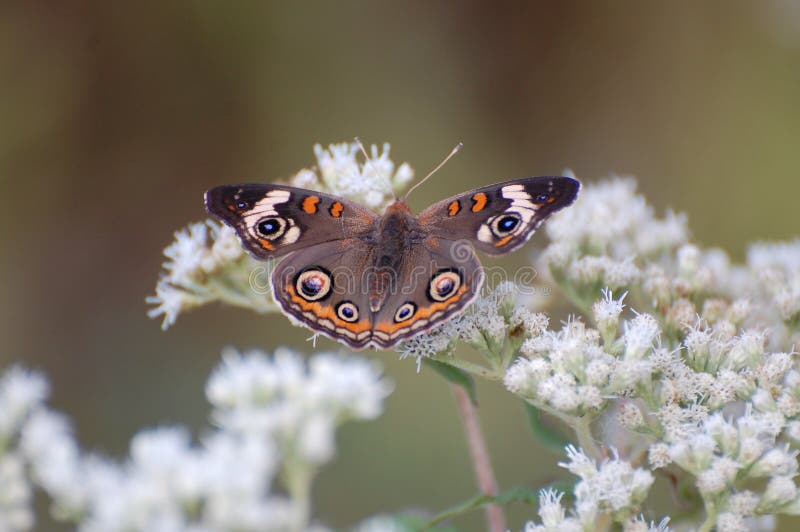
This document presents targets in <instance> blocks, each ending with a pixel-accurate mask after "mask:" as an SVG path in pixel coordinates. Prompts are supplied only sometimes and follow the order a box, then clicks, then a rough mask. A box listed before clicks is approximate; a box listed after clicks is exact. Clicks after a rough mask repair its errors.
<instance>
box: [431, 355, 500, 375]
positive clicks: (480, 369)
mask: <svg viewBox="0 0 800 532" xmlns="http://www.w3.org/2000/svg"><path fill="white" fill-rule="evenodd" d="M430 359H431V360H435V361H436V362H441V363H442V364H447V365H448V366H453V367H454V368H458V369H461V370H464V371H466V372H467V373H471V374H473V375H476V376H478V377H483V378H484V379H488V380H490V381H500V380H503V373H502V371H501V372H498V371H497V370H491V369H489V368H486V367H484V366H481V365H480V364H475V363H474V362H469V361H467V360H462V359H460V358H456V357H454V356H451V355H443V354H439V355H434V356H432V357H430Z"/></svg>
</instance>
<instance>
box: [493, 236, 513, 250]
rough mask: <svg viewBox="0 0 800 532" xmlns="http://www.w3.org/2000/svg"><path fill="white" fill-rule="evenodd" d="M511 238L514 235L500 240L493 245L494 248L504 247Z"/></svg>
mask: <svg viewBox="0 0 800 532" xmlns="http://www.w3.org/2000/svg"><path fill="white" fill-rule="evenodd" d="M512 238H514V235H508V236H507V237H504V238H501V239H500V240H498V241H497V242H496V243H495V246H497V247H500V246H505V245H506V244H508V241H509V240H511V239H512Z"/></svg>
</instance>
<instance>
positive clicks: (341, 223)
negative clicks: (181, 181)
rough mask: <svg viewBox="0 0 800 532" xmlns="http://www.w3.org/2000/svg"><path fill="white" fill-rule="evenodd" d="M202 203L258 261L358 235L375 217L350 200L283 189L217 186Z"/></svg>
mask: <svg viewBox="0 0 800 532" xmlns="http://www.w3.org/2000/svg"><path fill="white" fill-rule="evenodd" d="M205 202H206V209H208V212H209V213H211V214H213V215H214V216H216V217H218V218H219V219H220V220H222V221H223V222H225V223H226V224H228V225H230V226H231V227H233V228H234V229H235V230H236V233H237V234H238V235H239V238H240V239H241V241H242V245H243V246H244V247H245V248H246V249H247V250H248V251H249V252H250V253H251V254H252V255H253V256H255V257H256V258H260V259H271V258H275V257H280V256H281V255H284V254H286V253H289V252H291V251H296V250H298V249H302V248H306V247H308V246H313V245H316V244H321V243H324V242H331V241H335V240H342V239H348V238H353V237H356V236H358V235H362V234H364V233H366V232H367V231H369V229H370V228H371V227H372V226H373V224H374V222H375V220H376V219H377V215H376V214H375V213H374V212H372V211H370V210H369V209H367V208H365V207H362V206H360V205H358V204H356V203H353V202H352V201H349V200H346V199H343V198H338V197H336V196H331V195H328V194H321V193H319V192H313V191H310V190H304V189H301V188H294V187H288V186H283V185H264V184H249V185H222V186H219V187H215V188H212V189H211V190H209V191H208V192H206V195H205Z"/></svg>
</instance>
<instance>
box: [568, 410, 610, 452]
mask: <svg viewBox="0 0 800 532" xmlns="http://www.w3.org/2000/svg"><path fill="white" fill-rule="evenodd" d="M574 420H575V421H574V422H573V424H572V428H573V429H575V435H576V436H577V437H578V445H579V446H580V448H581V449H583V450H584V451H585V452H587V453H589V455H590V456H591V457H592V458H594V459H595V460H601V459H602V458H603V453H602V451H601V450H600V447H598V446H597V444H596V443H595V442H594V437H593V436H592V428H591V424H592V418H591V416H589V415H584V416H582V417H576V418H574Z"/></svg>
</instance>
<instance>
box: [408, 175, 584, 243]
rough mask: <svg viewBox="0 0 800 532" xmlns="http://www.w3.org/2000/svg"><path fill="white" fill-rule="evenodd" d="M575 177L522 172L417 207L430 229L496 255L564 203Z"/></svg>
mask: <svg viewBox="0 0 800 532" xmlns="http://www.w3.org/2000/svg"><path fill="white" fill-rule="evenodd" d="M579 189H580V182H579V181H577V180H576V179H572V178H570V177H528V178H523V179H515V180H512V181H506V182H504V183H498V184H495V185H490V186H487V187H482V188H479V189H476V190H473V191H471V192H467V193H465V194H460V195H458V196H453V197H452V198H448V199H446V200H444V201H441V202H439V203H436V204H435V205H433V206H431V207H429V208H427V209H425V210H424V211H423V212H422V213H420V215H419V217H418V220H419V222H420V224H421V225H422V226H423V227H424V228H425V229H426V230H428V231H430V232H431V234H432V235H435V236H441V237H445V236H446V237H447V238H449V239H453V240H456V239H466V240H469V241H470V242H472V244H473V245H474V246H475V247H476V249H478V250H479V251H482V252H484V253H488V254H490V255H500V254H503V253H508V252H509V251H513V250H515V249H517V248H518V247H520V246H521V245H522V244H524V243H525V242H526V241H527V240H528V239H529V238H530V237H531V236H532V235H533V233H534V232H535V231H536V229H537V228H538V227H539V225H540V224H541V223H542V222H543V221H544V220H545V219H547V217H548V216H550V215H551V214H553V213H554V212H556V211H558V210H560V209H563V208H564V207H567V206H568V205H570V204H571V203H572V202H573V201H575V198H576V197H577V195H578V190H579Z"/></svg>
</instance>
